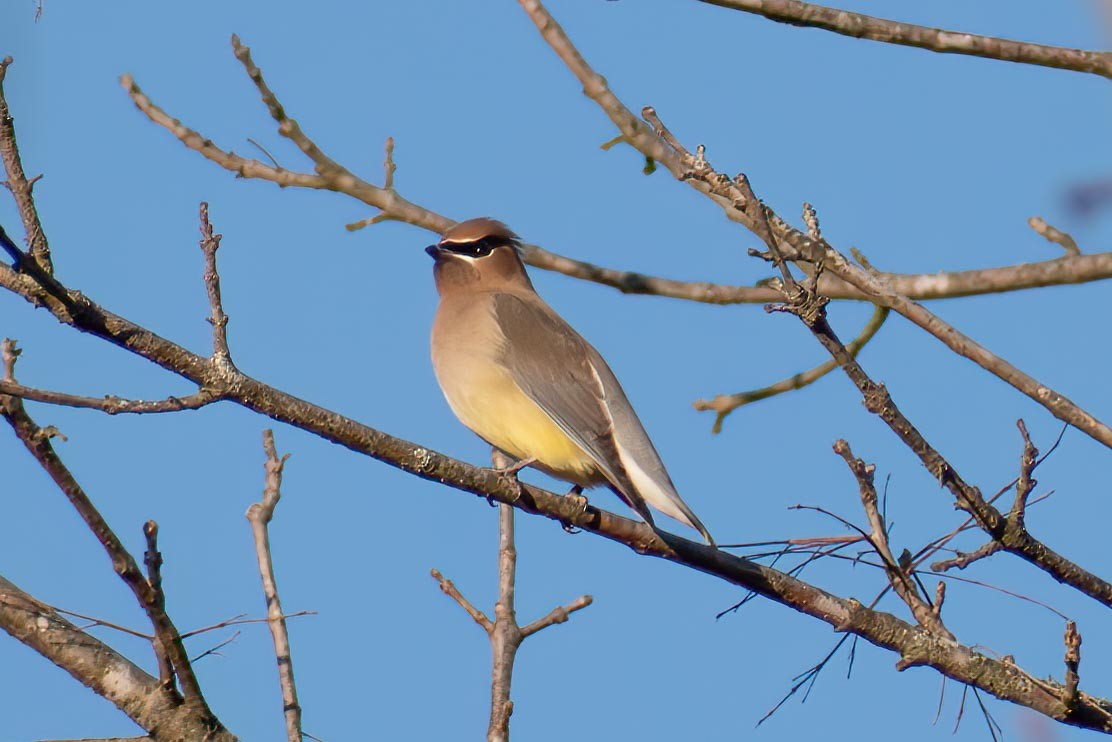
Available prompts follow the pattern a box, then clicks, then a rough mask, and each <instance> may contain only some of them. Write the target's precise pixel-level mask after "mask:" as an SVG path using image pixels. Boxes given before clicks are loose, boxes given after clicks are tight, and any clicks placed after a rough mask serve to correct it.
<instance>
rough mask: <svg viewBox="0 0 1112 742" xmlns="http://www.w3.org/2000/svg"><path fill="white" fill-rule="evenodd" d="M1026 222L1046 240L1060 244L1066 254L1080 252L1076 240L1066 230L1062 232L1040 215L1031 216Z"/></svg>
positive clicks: (1077, 253)
mask: <svg viewBox="0 0 1112 742" xmlns="http://www.w3.org/2000/svg"><path fill="white" fill-rule="evenodd" d="M1027 224H1028V225H1029V226H1030V227H1031V229H1033V230H1035V231H1036V232H1038V233H1039V234H1041V235H1042V236H1043V237H1045V238H1046V239H1047V241H1048V242H1053V243H1055V244H1057V245H1061V246H1062V249H1064V250H1065V251H1066V255H1080V254H1081V248H1080V247H1078V246H1077V241H1076V240H1074V238H1073V237H1072V236H1070V235H1069V234H1068V233H1067V232H1063V231H1062V230H1060V229H1058V228H1057V227H1054V226H1052V225H1050V224H1047V223H1046V220H1045V219H1043V218H1042V217H1041V216H1033V217H1031V218H1030V219H1028V220H1027Z"/></svg>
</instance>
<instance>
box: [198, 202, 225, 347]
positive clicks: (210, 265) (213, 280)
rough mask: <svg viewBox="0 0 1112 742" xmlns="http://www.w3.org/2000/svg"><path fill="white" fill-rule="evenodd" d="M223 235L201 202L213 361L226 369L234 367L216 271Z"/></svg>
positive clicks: (203, 249)
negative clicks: (217, 252) (214, 229)
mask: <svg viewBox="0 0 1112 742" xmlns="http://www.w3.org/2000/svg"><path fill="white" fill-rule="evenodd" d="M221 237H222V235H219V234H214V233H213V231H212V222H210V221H209V214H208V204H207V203H205V202H204V201H202V202H201V252H202V253H204V256H205V289H206V290H207V292H208V299H209V310H210V312H211V314H210V315H209V318H208V321H209V324H211V325H212V360H213V363H215V364H216V365H217V366H219V367H221V368H224V367H228V366H231V365H232V354H231V352H230V351H229V350H228V315H226V314H224V305H223V303H222V302H221V301H220V274H219V273H218V272H217V270H216V251H217V250H218V249H220V238H221Z"/></svg>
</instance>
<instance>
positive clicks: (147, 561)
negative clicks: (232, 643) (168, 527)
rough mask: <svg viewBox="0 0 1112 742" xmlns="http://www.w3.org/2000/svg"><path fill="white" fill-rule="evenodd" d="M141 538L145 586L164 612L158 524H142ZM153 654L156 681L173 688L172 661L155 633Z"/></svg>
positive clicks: (149, 521)
mask: <svg viewBox="0 0 1112 742" xmlns="http://www.w3.org/2000/svg"><path fill="white" fill-rule="evenodd" d="M143 537H144V538H145V539H146V542H147V550H146V551H145V552H144V553H143V565H144V566H145V567H146V568H147V584H148V585H149V586H150V589H151V599H152V600H153V602H154V604H155V606H156V607H157V609H158V610H160V611H163V612H165V610H166V593H164V592H163V591H162V552H160V551H159V550H158V523H156V522H155V521H153V520H148V521H147V522H146V523H144V524H143ZM153 644H154V654H155V658H156V659H157V660H158V679H159V682H160V683H162V686H163V687H164V688H166V689H167V690H169V689H171V688H173V686H174V661H173V660H172V659H171V658H170V652H169V649H168V647H167V645H166V644H165V643H164V642H163V640H162V637H160V636H159V635H158V633H157V632H156V633H155V636H154V642H153Z"/></svg>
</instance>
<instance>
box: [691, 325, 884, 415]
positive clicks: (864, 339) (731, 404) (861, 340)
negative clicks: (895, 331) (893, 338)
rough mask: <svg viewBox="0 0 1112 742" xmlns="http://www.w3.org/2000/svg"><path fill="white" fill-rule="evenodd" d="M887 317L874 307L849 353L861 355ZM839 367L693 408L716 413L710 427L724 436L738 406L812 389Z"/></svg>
mask: <svg viewBox="0 0 1112 742" xmlns="http://www.w3.org/2000/svg"><path fill="white" fill-rule="evenodd" d="M887 318H888V309H886V308H885V307H874V308H873V315H872V316H871V317H870V318H869V321H868V323H866V325H865V327H864V328H863V329H862V330H861V334H860V335H858V336H857V337H856V338H854V339H853V340H852V341H850V343H849V345H847V346H846V350H847V351H849V353H850V354H851V355H852V356H853V357H855V358H856V357H857V354H858V353H860V352H861V349H862V348H864V347H865V345H866V344H868V342H869V341H870V340H872V339H873V336H875V335H876V334H877V332H878V331H879V330H880V328H881V327H882V326H883V325H884V320H886V319H887ZM836 368H838V363H837V361H834V360H829V361H825V362H823V363H820V364H819V365H818V366H815V367H814V368H812V369H809V370H807V371H804V372H802V373H798V374H795V375H794V376H789V377H788V378H786V379H782V380H780V381H778V382H776V383H775V384H770V385H769V386H766V387H763V388H761V389H754V390H751V391H747V392H738V393H735V394H719V395H718V396H716V397H714V398H713V399H709V400H707V399H700V400H696V401H695V402H693V403H692V406H693V407H694V408H695V409H697V410H699V411H700V412H703V411H706V410H713V411H714V412H715V413H716V414H715V418H714V426H713V427H712V428H711V431H712V432H714V433H721V432H722V423H723V422H724V421H725V419H726V417H727V416H728V415H729V414H730V413H731V412H733V411H734V410H736V409H737V408H738V407H742V406H744V405H747V404H751V403H753V402H759V401H760V400H762V399H768V398H769V397H774V396H776V395H777V394H783V393H785V392H790V391H793V390H796V389H802V388H803V387H805V386H809V385H810V384H813V383H814V382H816V381H818V380H819V379H821V378H822V377H823V376H826V375H827V374H828V373H830V372H831V371H833V370H834V369H836Z"/></svg>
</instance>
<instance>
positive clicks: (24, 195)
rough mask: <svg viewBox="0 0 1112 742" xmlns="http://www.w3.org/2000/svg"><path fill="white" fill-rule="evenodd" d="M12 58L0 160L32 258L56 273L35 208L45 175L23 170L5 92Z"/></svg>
mask: <svg viewBox="0 0 1112 742" xmlns="http://www.w3.org/2000/svg"><path fill="white" fill-rule="evenodd" d="M12 61H13V60H12V58H11V57H4V59H3V60H0V159H2V160H3V161H4V172H5V173H6V174H7V178H8V180H7V182H6V183H5V185H6V186H7V187H8V190H9V191H11V192H12V196H14V197H15V204H16V208H17V209H18V210H19V216H20V219H22V220H23V230H24V232H25V233H26V234H27V244H28V245H29V247H30V254H31V257H32V258H34V259H35V262H36V263H37V264H38V266H39V268H41V269H42V270H43V271H45V272H46V273H48V274H53V273H54V265H53V263H52V262H51V259H50V245H49V244H48V243H47V241H46V232H44V231H43V228H42V222H41V221H40V220H39V212H38V209H36V208H35V201H34V199H33V198H32V196H31V189H32V187H33V186H34V182H35V181H36V180H38V179H39V178H40V177H42V176H37V177H35V178H33V179H31V180H28V179H27V175H26V174H25V173H24V172H23V162H22V159H21V158H20V156H19V147H18V146H17V144H16V139H15V119H13V118H12V114H11V111H9V110H8V99H7V97H6V96H5V95H4V77H5V76H6V75H7V72H8V66H9V65H11V63H12Z"/></svg>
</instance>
